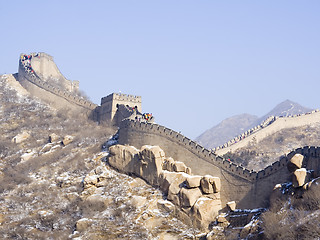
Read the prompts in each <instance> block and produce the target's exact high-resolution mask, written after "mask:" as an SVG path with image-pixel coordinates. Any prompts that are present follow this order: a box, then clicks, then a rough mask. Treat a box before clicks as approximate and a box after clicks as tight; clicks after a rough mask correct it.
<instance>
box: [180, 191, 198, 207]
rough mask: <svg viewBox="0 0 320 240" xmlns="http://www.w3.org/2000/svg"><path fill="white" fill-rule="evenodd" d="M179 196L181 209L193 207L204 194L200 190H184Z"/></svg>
mask: <svg viewBox="0 0 320 240" xmlns="http://www.w3.org/2000/svg"><path fill="white" fill-rule="evenodd" d="M179 195H180V206H181V207H192V206H193V205H194V204H195V202H196V201H197V200H198V198H199V197H200V196H201V195H202V194H201V190H200V189H199V188H191V189H187V188H182V189H181V190H180V193H179Z"/></svg>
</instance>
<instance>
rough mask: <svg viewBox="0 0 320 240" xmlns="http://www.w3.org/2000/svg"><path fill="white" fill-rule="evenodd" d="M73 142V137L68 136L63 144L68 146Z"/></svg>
mask: <svg viewBox="0 0 320 240" xmlns="http://www.w3.org/2000/svg"><path fill="white" fill-rule="evenodd" d="M72 142H73V136H71V135H66V136H65V137H64V138H63V140H62V144H63V145H64V146H67V145H68V144H70V143H72Z"/></svg>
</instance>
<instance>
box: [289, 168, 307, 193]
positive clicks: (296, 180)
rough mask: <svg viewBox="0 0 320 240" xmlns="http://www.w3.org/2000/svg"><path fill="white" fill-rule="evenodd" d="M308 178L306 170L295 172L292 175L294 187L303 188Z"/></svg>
mask: <svg viewBox="0 0 320 240" xmlns="http://www.w3.org/2000/svg"><path fill="white" fill-rule="evenodd" d="M306 176H307V170H306V169H305V168H300V169H297V170H296V171H294V173H293V175H292V186H293V187H295V188H297V187H301V186H303V184H305V180H306Z"/></svg>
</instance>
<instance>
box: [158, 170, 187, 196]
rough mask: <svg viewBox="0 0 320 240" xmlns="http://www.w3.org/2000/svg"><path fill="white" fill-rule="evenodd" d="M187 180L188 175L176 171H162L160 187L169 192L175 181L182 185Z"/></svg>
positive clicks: (176, 183)
mask: <svg viewBox="0 0 320 240" xmlns="http://www.w3.org/2000/svg"><path fill="white" fill-rule="evenodd" d="M185 180H186V175H185V174H182V173H176V172H168V171H162V173H161V174H160V175H159V187H160V189H161V190H162V191H163V192H164V193H168V190H169V187H170V186H171V185H172V184H173V183H174V184H175V185H178V186H179V185H181V184H182V183H183V182H184V181H185Z"/></svg>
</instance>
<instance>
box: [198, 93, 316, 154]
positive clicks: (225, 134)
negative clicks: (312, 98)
mask: <svg viewBox="0 0 320 240" xmlns="http://www.w3.org/2000/svg"><path fill="white" fill-rule="evenodd" d="M312 110H313V109H311V108H307V107H304V106H302V105H300V104H299V103H296V102H293V101H291V100H288V99H286V100H285V101H283V102H281V103H279V104H277V105H276V106H275V107H274V108H273V109H272V110H271V111H269V112H268V113H266V114H265V115H263V116H262V117H258V116H255V115H251V114H248V113H244V114H239V115H235V116H232V117H230V118H227V119H225V120H223V121H221V122H220V123H219V124H217V125H215V126H213V127H212V128H210V129H208V130H206V131H205V132H203V133H202V134H201V135H199V136H198V137H197V138H196V139H195V140H196V141H197V142H199V143H200V144H201V145H203V146H204V147H206V148H214V147H218V146H221V145H223V144H224V143H226V142H227V141H228V140H230V139H232V138H234V137H236V136H238V135H239V134H241V133H243V132H245V131H247V130H249V129H250V128H252V127H255V126H257V125H259V124H261V123H262V122H263V121H264V120H265V119H267V118H268V117H269V116H291V115H296V114H303V113H307V112H311V111H312Z"/></svg>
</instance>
